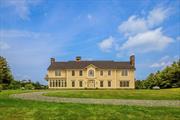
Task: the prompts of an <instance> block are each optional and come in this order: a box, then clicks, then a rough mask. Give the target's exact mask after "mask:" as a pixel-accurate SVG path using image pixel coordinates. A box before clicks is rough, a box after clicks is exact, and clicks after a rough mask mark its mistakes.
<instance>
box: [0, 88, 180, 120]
mask: <svg viewBox="0 0 180 120" xmlns="http://www.w3.org/2000/svg"><path fill="white" fill-rule="evenodd" d="M22 92H31V91H21V90H16V91H13V90H10V91H2V92H0V120H48V119H51V120H52V119H53V120H61V119H62V120H144V119H146V120H148V119H150V120H152V119H155V120H177V119H180V111H179V108H172V107H140V106H113V105H85V104H69V103H48V102H38V101H30V100H27V101H25V100H19V99H12V98H9V97H8V95H10V94H13V93H22Z"/></svg>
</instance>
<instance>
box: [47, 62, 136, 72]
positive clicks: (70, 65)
mask: <svg viewBox="0 0 180 120" xmlns="http://www.w3.org/2000/svg"><path fill="white" fill-rule="evenodd" d="M90 64H92V65H94V66H96V67H97V68H100V69H135V68H134V66H132V65H131V64H130V62H116V61H78V62H77V61H67V62H53V63H51V65H50V66H49V67H48V70H55V69H84V68H85V67H87V66H88V65H90Z"/></svg>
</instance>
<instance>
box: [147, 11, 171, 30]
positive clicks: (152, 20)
mask: <svg viewBox="0 0 180 120" xmlns="http://www.w3.org/2000/svg"><path fill="white" fill-rule="evenodd" d="M168 16H169V8H166V9H165V8H162V7H160V8H155V9H153V10H152V11H150V12H149V15H148V17H147V24H148V26H149V27H154V26H156V25H159V24H161V23H162V22H163V21H164V20H165V18H167V17H168Z"/></svg>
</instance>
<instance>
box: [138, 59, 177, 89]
mask: <svg viewBox="0 0 180 120" xmlns="http://www.w3.org/2000/svg"><path fill="white" fill-rule="evenodd" d="M154 86H159V87H160V88H174V87H180V60H178V61H175V62H173V64H172V65H170V66H167V67H165V68H164V69H163V70H161V71H157V72H156V73H151V74H149V75H148V77H147V78H146V80H139V81H136V88H138V89H140V88H147V89H152V88H153V87H154Z"/></svg>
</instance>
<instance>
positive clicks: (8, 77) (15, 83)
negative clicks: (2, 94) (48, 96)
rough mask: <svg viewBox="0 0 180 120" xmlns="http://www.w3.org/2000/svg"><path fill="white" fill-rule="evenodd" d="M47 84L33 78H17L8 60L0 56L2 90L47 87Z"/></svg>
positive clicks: (0, 84) (0, 86)
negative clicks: (34, 80)
mask: <svg viewBox="0 0 180 120" xmlns="http://www.w3.org/2000/svg"><path fill="white" fill-rule="evenodd" d="M46 88H47V86H45V85H42V84H40V83H39V82H32V81H31V80H15V79H14V77H13V75H12V72H11V70H10V67H9V65H8V62H7V61H6V59H5V58H4V57H2V56H0V90H1V89H46Z"/></svg>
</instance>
